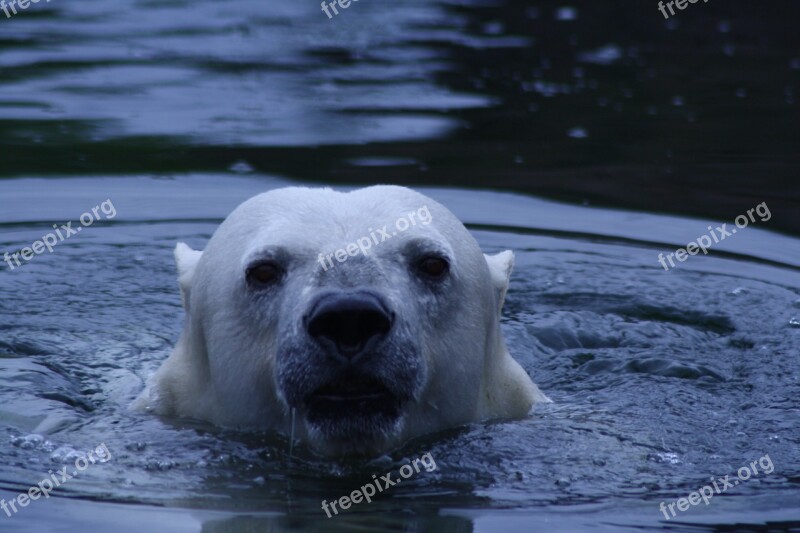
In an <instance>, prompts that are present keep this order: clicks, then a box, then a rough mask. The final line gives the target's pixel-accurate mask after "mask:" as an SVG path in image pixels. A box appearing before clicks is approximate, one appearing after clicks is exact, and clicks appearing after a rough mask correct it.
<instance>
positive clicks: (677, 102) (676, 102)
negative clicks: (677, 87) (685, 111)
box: [672, 96, 686, 107]
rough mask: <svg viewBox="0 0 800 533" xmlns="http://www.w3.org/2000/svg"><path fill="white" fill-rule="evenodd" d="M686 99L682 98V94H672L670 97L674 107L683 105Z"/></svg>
mask: <svg viewBox="0 0 800 533" xmlns="http://www.w3.org/2000/svg"><path fill="white" fill-rule="evenodd" d="M685 103H686V101H685V100H684V99H683V96H673V97H672V105H674V106H675V107H683V104H685Z"/></svg>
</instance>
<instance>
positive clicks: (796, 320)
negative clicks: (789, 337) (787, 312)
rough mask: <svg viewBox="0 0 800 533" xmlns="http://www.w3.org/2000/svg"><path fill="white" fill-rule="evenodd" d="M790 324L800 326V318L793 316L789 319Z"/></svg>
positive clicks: (794, 326)
mask: <svg viewBox="0 0 800 533" xmlns="http://www.w3.org/2000/svg"><path fill="white" fill-rule="evenodd" d="M789 325H790V326H791V327H793V328H800V318H797V317H796V316H793V317H792V318H790V319H789Z"/></svg>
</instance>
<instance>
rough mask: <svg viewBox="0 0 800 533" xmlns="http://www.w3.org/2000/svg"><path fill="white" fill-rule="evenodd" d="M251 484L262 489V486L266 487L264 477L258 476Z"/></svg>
mask: <svg viewBox="0 0 800 533" xmlns="http://www.w3.org/2000/svg"><path fill="white" fill-rule="evenodd" d="M253 483H255V484H256V485H258V486H259V487H263V486H264V485H266V484H267V480H266V479H264V476H258V477H257V478H255V479H254V480H253Z"/></svg>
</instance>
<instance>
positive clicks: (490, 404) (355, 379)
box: [136, 186, 550, 456]
mask: <svg viewBox="0 0 800 533" xmlns="http://www.w3.org/2000/svg"><path fill="white" fill-rule="evenodd" d="M175 258H176V261H177V266H178V274H179V276H178V280H179V285H180V290H181V295H182V301H183V306H184V308H185V313H186V318H185V324H184V329H183V333H182V336H181V338H180V340H179V342H178V344H177V345H176V347H175V350H174V352H173V353H172V355H171V356H170V357H169V358H168V359H167V360H166V361H165V362H164V364H163V365H162V366H161V368H160V369H159V370H158V371H157V372H156V373H155V375H154V376H153V378H152V379H151V381H150V383H149V385H148V387H147V389H146V390H145V391H144V392H143V393H142V395H141V396H140V397H139V399H138V400H137V401H136V406H137V408H139V409H144V410H148V411H151V412H154V413H157V414H161V415H166V416H182V417H192V418H198V419H203V420H207V421H210V422H212V423H214V424H217V425H221V426H229V427H239V428H258V429H261V430H267V431H271V432H276V433H282V434H286V435H288V434H290V432H292V431H294V434H295V438H296V439H299V440H300V441H302V442H304V443H306V444H307V445H309V446H310V447H311V448H312V449H313V450H316V451H317V452H318V453H321V454H323V455H328V456H335V455H377V454H380V453H382V452H385V451H388V450H390V449H392V448H394V447H397V446H399V445H400V444H402V443H403V442H405V441H407V440H409V439H411V438H413V437H417V436H421V435H424V434H428V433H432V432H436V431H439V430H442V429H446V428H451V427H455V426H459V425H462V424H466V423H470V422H474V421H482V420H489V419H498V418H521V417H524V416H526V415H527V414H528V413H529V411H530V410H531V408H532V406H533V405H534V404H535V403H537V402H549V401H550V400H549V399H548V398H547V397H546V396H545V395H544V394H542V393H541V392H540V390H539V389H538V388H537V386H536V385H534V383H533V382H532V381H531V379H530V378H529V377H528V375H527V374H526V373H525V371H524V370H523V369H522V367H521V366H520V365H519V364H518V363H517V362H516V361H515V360H514V359H512V358H511V356H510V355H509V353H508V350H507V349H506V346H505V341H504V339H503V335H502V333H501V330H500V312H501V309H502V306H503V300H504V298H505V295H506V289H507V288H508V282H509V276H510V273H511V269H512V266H513V260H514V255H513V253H512V252H510V251H505V252H502V253H499V254H497V255H493V256H488V255H484V254H483V253H481V251H480V248H479V247H478V243H477V242H476V241H475V239H474V238H473V237H472V236H471V235H470V233H469V232H468V231H467V229H466V228H465V227H464V225H463V224H462V223H461V222H460V221H459V220H458V219H457V218H456V217H455V216H454V215H453V214H452V213H451V212H450V211H449V210H448V209H447V208H445V207H444V206H442V205H440V204H438V203H437V202H435V201H433V200H432V199H430V198H428V197H426V196H424V195H422V194H419V193H417V192H415V191H412V190H410V189H407V188H404V187H397V186H374V187H368V188H364V189H359V190H355V191H352V192H347V193H343V192H337V191H334V190H331V189H327V188H326V189H312V188H302V187H289V188H283V189H277V190H273V191H270V192H267V193H264V194H260V195H258V196H255V197H253V198H251V199H249V200H247V201H245V202H244V203H243V204H241V205H240V206H239V207H238V208H236V209H235V210H234V211H233V212H232V213H231V214H230V215H229V216H228V218H227V219H226V220H225V221H224V222H223V223H222V224H221V225H220V227H219V228H218V229H217V230H216V232H215V233H214V235H213V236H212V238H211V239H210V241H209V242H208V245H207V246H206V248H205V250H204V251H202V252H200V251H194V250H192V249H190V248H189V247H188V246H186V245H185V244H183V243H179V244H178V245H177V247H176V249H175ZM293 417H294V422H293ZM294 425H296V428H295V427H293V426H294Z"/></svg>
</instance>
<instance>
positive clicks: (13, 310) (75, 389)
mask: <svg viewBox="0 0 800 533" xmlns="http://www.w3.org/2000/svg"><path fill="white" fill-rule="evenodd" d="M570 5H571V6H573V8H572V9H567V8H568V7H569V6H567V5H566V4H562V3H554V2H538V3H525V2H514V1H505V2H430V1H407V2H403V3H392V4H386V3H382V4H381V3H378V2H376V1H374V0H373V1H370V0H361V1H360V2H359V3H357V4H356V3H354V4H353V5H352V6H351V7H350V8H349V9H347V10H345V11H343V12H342V13H341V14H340V15H339V16H337V17H336V18H334V19H332V20H328V19H327V17H326V16H325V15H324V14H323V13H322V12H321V10H320V9H319V4H318V2H302V3H299V2H295V3H288V2H287V3H277V2H269V3H265V2H254V1H249V0H248V1H245V0H234V1H226V2H224V3H223V2H210V1H208V2H204V1H194V2H180V1H173V2H163V3H157V2H144V1H139V2H134V1H115V2H113V3H111V2H102V3H101V2H97V1H83V2H76V1H75V0H52V1H51V2H50V3H47V4H43V3H40V4H37V5H32V6H31V7H30V8H29V9H28V10H27V11H24V12H20V13H19V14H18V15H16V16H15V17H13V18H11V19H6V18H5V17H4V15H2V13H0V150H2V152H0V154H1V155H2V158H1V159H0V175H2V176H3V179H0V253H4V252H6V251H9V252H16V251H18V250H19V249H20V248H22V247H24V246H29V245H30V244H31V243H32V242H33V241H35V240H37V239H40V238H41V237H42V236H43V235H44V234H45V233H47V232H49V231H52V230H51V228H52V225H53V224H59V225H60V224H65V223H66V222H67V221H69V220H73V221H77V219H78V217H79V216H80V215H81V213H83V212H85V211H87V210H90V209H91V208H92V207H94V206H97V205H99V204H100V203H101V202H103V201H104V200H106V199H110V200H112V201H113V205H114V206H115V208H116V211H117V215H116V216H115V217H114V218H113V219H112V220H105V221H101V222H97V223H96V225H93V226H92V227H91V228H86V229H85V230H84V231H83V232H82V233H81V234H80V235H76V236H74V237H72V238H70V239H69V240H68V241H67V242H64V243H61V244H59V245H57V246H56V247H55V248H54V251H53V253H45V254H42V255H37V256H36V257H34V258H33V259H32V260H31V261H30V262H29V263H28V264H25V265H24V266H23V267H20V268H17V269H15V270H11V269H10V268H8V267H7V265H6V264H5V263H0V264H2V265H3V266H2V269H0V457H1V458H2V460H0V498H4V499H5V500H6V501H8V500H10V499H11V498H14V497H15V495H16V494H17V493H19V492H21V491H26V490H27V489H28V487H30V486H32V485H35V484H36V483H38V482H39V481H41V480H42V479H44V478H46V477H48V476H49V473H48V471H49V470H53V471H55V470H59V469H61V468H62V466H68V467H69V468H72V465H73V464H74V461H75V457H76V455H75V454H76V453H78V452H82V451H87V450H89V449H92V448H94V447H96V446H98V445H99V444H101V443H104V444H105V445H107V447H108V449H109V450H110V452H111V455H112V460H111V461H109V462H106V463H98V464H94V465H91V466H90V467H88V468H87V469H86V471H85V472H81V473H80V474H79V475H77V476H75V479H72V480H69V482H68V484H65V485H64V487H63V488H62V489H59V493H58V494H57V495H53V496H51V497H50V498H49V499H47V500H43V501H35V502H31V503H30V505H28V506H27V507H25V508H24V509H20V512H19V513H17V514H15V515H13V516H12V517H7V516H6V515H5V514H4V513H3V512H2V511H0V531H27V530H31V529H32V528H34V527H36V528H47V529H48V530H53V531H76V530H85V531H108V530H113V531H120V532H121V531H136V532H141V531H142V529H143V528H148V527H150V528H152V529H154V530H158V531H208V532H223V531H224V532H228V531H237V532H238V531H264V530H269V531H272V530H276V531H280V530H286V529H309V530H326V531H327V530H352V529H363V530H371V529H381V530H407V531H415V530H419V531H423V530H425V531H427V530H435V531H440V530H442V531H473V530H475V531H531V530H539V529H541V530H544V531H581V530H588V529H593V530H606V531H619V530H622V531H626V530H648V529H657V528H662V529H665V530H666V529H669V530H672V531H681V530H686V531H698V530H713V531H723V530H725V531H729V530H732V529H733V524H740V525H741V527H742V528H749V529H754V528H757V527H762V528H765V527H766V524H771V526H770V527H772V528H773V529H774V530H781V529H782V530H788V529H791V528H792V527H794V528H798V527H800V486H799V484H800V448H799V445H800V430H798V427H799V426H800V415H798V413H799V411H798V409H800V400H798V397H800V394H799V393H800V375H799V374H798V351H799V350H800V241H798V238H797V237H796V234H797V233H798V231H800V216H798V207H800V202H799V200H800V198H799V197H800V189H799V188H798V181H797V176H798V169H799V168H800V165H798V163H800V161H798V158H799V157H800V156H798V154H800V150H798V148H800V134H799V133H798V131H799V130H798V127H797V126H798V124H799V123H800V122H798V119H800V116H799V115H798V103H797V98H798V94H800V39H799V38H798V37H797V30H796V26H797V20H798V15H800V8H799V7H798V4H796V3H793V2H785V1H774V2H769V3H766V2H765V3H760V4H752V3H745V2H725V3H722V2H709V3H707V4H704V3H698V4H694V5H690V6H689V7H688V8H687V9H686V10H685V11H683V12H680V14H679V15H678V16H676V17H674V18H673V19H672V20H671V21H669V22H665V21H664V19H663V17H662V16H661V15H660V14H659V13H658V11H657V9H656V7H655V3H651V2H649V1H647V2H644V1H643V2H638V1H637V2H633V1H630V2H608V3H600V2H594V3H591V4H589V3H586V2H576V3H572V4H570ZM293 182H302V183H311V182H313V183H324V184H339V185H341V184H359V183H365V184H366V183H379V182H394V183H401V184H409V185H414V186H416V187H424V188H423V189H422V190H423V192H426V193H427V194H429V195H431V196H433V197H434V198H435V199H437V200H439V201H441V202H442V203H444V204H445V205H447V206H448V207H450V208H451V209H452V210H453V211H454V212H455V213H456V214H457V215H458V216H459V217H460V218H461V219H462V220H464V221H465V223H467V225H468V227H469V228H470V229H471V230H473V232H474V234H475V236H476V237H477V238H478V240H479V242H480V244H481V246H482V247H483V248H484V249H485V250H486V251H487V252H488V251H491V252H494V251H500V250H503V249H507V248H511V249H514V250H515V251H516V253H517V261H516V265H517V266H516V270H515V273H514V275H513V278H512V285H511V289H510V292H509V296H508V301H507V306H506V311H505V319H504V326H503V327H504V331H505V334H506V336H507V339H508V342H509V348H510V350H511V352H512V353H513V354H514V356H515V357H516V358H517V359H518V360H519V361H520V362H521V363H522V365H523V366H524V367H525V369H526V370H527V371H529V372H530V373H531V374H532V376H533V377H534V380H535V381H536V382H537V383H538V384H539V385H540V387H541V388H542V389H543V390H544V391H545V392H546V393H547V394H548V395H549V396H550V397H551V398H552V399H553V400H554V402H555V403H554V404H553V405H550V406H545V407H542V408H540V409H538V410H537V412H536V414H535V416H533V417H531V418H530V419H527V420H524V421H517V422H505V423H492V424H475V425H472V426H469V427H465V428H458V429H455V430H452V431H448V432H445V433H443V434H440V435H433V436H430V437H426V438H425V439H422V440H420V441H416V442H412V443H409V444H408V445H407V446H406V447H404V448H403V449H401V450H397V451H395V452H393V453H391V454H389V455H388V456H386V457H381V458H377V459H375V460H374V461H372V462H369V463H366V464H364V463H362V462H356V461H347V462H327V461H321V460H319V459H317V458H315V457H313V456H312V455H310V454H309V453H308V451H307V450H304V449H302V448H294V449H293V450H292V451H291V456H290V450H289V443H288V441H285V440H280V439H278V440H275V439H271V438H268V437H266V436H263V435H252V434H240V433H233V432H226V431H220V430H217V429H215V428H212V427H207V426H203V425H198V424H196V423H190V422H187V421H174V420H159V419H155V418H151V417H147V416H142V415H138V414H132V413H130V412H129V411H128V410H127V405H128V404H129V402H130V401H131V400H132V399H133V398H134V397H135V395H136V394H137V393H138V392H139V391H140V390H141V387H142V380H143V379H144V378H145V377H146V376H147V375H148V374H149V373H150V372H152V371H153V370H154V369H155V368H157V367H158V365H159V363H160V362H161V361H162V360H163V359H164V358H165V357H166V356H167V354H168V353H169V351H170V349H171V347H172V345H173V344H174V342H175V339H176V338H177V335H178V333H179V331H180V326H181V319H182V311H181V309H180V299H179V296H178V294H177V288H176V283H175V272H174V266H173V263H172V257H171V250H172V247H173V246H174V243H175V242H176V241H178V240H184V241H187V242H189V243H190V244H192V245H193V246H195V247H197V248H202V247H203V245H204V243H205V242H206V241H207V239H208V238H209V237H210V235H211V233H212V232H213V231H214V229H215V227H216V226H217V225H218V224H219V222H220V221H221V220H222V219H223V218H224V217H225V216H226V215H227V214H228V213H229V212H230V210H231V209H232V208H233V207H234V206H235V205H237V204H238V203H239V202H240V201H242V200H244V199H246V198H247V197H249V196H251V195H252V194H255V193H257V192H261V191H264V190H267V189H270V188H273V187H277V186H282V185H286V184H290V183H293ZM432 186H436V187H446V188H430V187H432ZM492 188H493V189H503V190H508V191H516V192H525V193H533V194H535V195H537V196H539V197H548V198H551V199H558V200H562V201H565V202H566V203H556V202H553V201H549V200H541V199H538V198H534V197H530V196H522V195H518V194H501V193H492V192H486V190H485V189H492ZM470 189H483V190H470ZM761 202H766V203H767V204H768V205H769V208H770V212H771V217H770V218H769V220H765V221H761V220H758V221H757V222H755V223H753V224H752V225H751V226H750V227H748V228H747V229H743V230H740V231H739V232H738V233H737V234H736V235H735V236H732V237H731V238H730V239H726V240H725V241H724V242H721V243H719V244H717V245H715V246H714V247H713V249H712V251H711V254H710V255H709V256H697V257H691V258H689V260H687V261H686V262H685V263H680V264H679V265H678V267H676V268H675V269H672V270H671V271H670V272H665V271H664V270H663V269H662V268H661V267H660V265H659V264H658V261H657V257H658V254H659V253H662V252H663V253H668V252H671V251H674V250H675V249H676V248H678V247H680V246H684V245H685V244H686V243H687V242H689V241H691V240H693V239H696V238H698V237H699V236H701V235H703V234H705V233H707V229H706V228H707V226H708V225H709V224H713V225H714V226H717V225H720V224H722V223H723V222H727V223H728V225H729V226H732V222H733V219H734V217H736V216H737V215H739V214H742V213H745V212H746V210H747V209H750V208H753V207H755V206H756V205H757V204H759V203H761ZM598 205H600V206H606V207H608V206H611V207H615V208H616V209H609V208H605V207H603V208H600V207H596V206H598ZM620 208H627V209H628V210H622V209H620ZM687 214H689V215H694V216H696V217H697V218H685V217H682V216H680V215H687ZM75 225H76V224H75ZM37 435H39V436H41V437H37ZM426 452H430V453H431V456H432V457H433V458H435V461H436V465H437V469H436V470H435V471H433V472H424V471H423V472H422V473H420V474H419V475H417V476H414V477H413V478H412V479H409V480H407V481H406V482H405V483H404V484H403V485H401V486H398V487H394V488H392V489H391V492H390V493H389V494H388V496H385V497H382V498H379V499H377V500H376V501H374V502H372V503H370V504H364V503H362V504H360V505H357V506H355V507H354V508H352V509H351V510H350V511H348V512H347V513H346V514H341V515H339V516H336V517H334V518H331V519H328V518H326V516H325V513H324V512H323V511H322V510H321V508H320V503H321V500H323V499H326V500H328V501H330V500H333V499H336V498H338V497H340V496H343V495H345V494H348V493H350V492H351V491H352V490H354V489H356V488H358V487H360V486H361V485H363V484H365V483H366V482H368V481H369V480H370V479H371V476H372V474H383V473H385V472H387V471H390V470H395V471H396V469H397V468H398V467H400V466H401V465H402V464H404V463H405V462H407V461H408V460H410V459H413V458H415V457H418V456H420V455H422V454H424V453H426ZM766 455H768V456H769V458H770V461H771V464H772V465H773V467H774V468H773V469H772V471H771V472H770V473H766V472H762V473H760V474H758V475H755V476H753V478H752V479H749V480H747V481H743V482H741V483H740V484H739V485H737V486H736V487H735V488H731V489H730V490H728V491H726V493H725V494H720V495H717V496H714V497H713V498H712V499H711V500H710V503H709V505H708V506H706V505H703V504H702V503H701V504H700V505H699V506H693V507H691V508H690V509H689V510H688V511H686V512H681V513H678V516H677V517H676V518H673V519H671V520H670V521H666V520H665V518H664V515H663V514H662V513H661V511H659V504H660V503H661V502H665V503H672V502H674V501H675V500H677V499H679V498H683V497H687V496H688V495H689V494H690V493H691V492H693V491H697V490H699V489H700V488H701V487H703V486H704V485H707V484H709V483H710V478H711V477H713V478H715V479H716V478H721V477H724V476H725V475H732V477H735V475H736V471H737V470H738V469H739V468H740V467H745V466H747V465H749V464H750V463H751V462H752V461H757V460H758V459H759V458H762V457H764V456H766ZM762 470H763V468H762ZM679 522H680V523H679ZM726 527H727V528H728V529H725V528H726Z"/></svg>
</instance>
